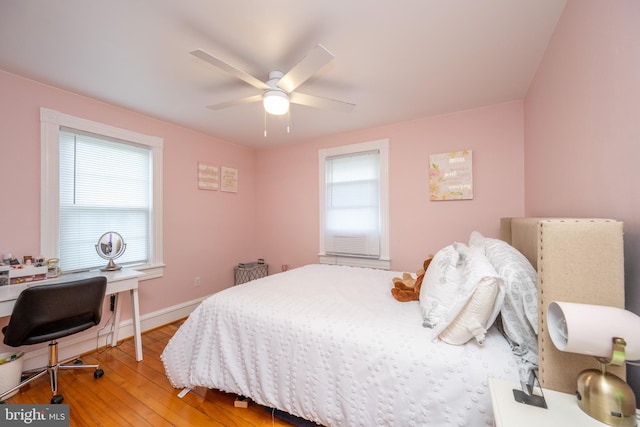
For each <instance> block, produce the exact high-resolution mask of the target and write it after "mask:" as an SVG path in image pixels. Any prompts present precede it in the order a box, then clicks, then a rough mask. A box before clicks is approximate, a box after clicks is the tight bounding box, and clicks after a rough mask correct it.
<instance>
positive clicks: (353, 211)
mask: <svg viewBox="0 0 640 427" xmlns="http://www.w3.org/2000/svg"><path fill="white" fill-rule="evenodd" d="M388 144H389V143H388V140H386V139H385V140H379V141H372V142H365V143H361V144H354V145H348V146H343V147H335V148H328V149H321V150H320V151H319V170H320V262H322V263H331V264H346V265H356V266H367V267H376V268H385V269H388V268H389V264H390V257H389V225H388V224H389V220H388V218H389V196H388V192H389V179H388V157H389V155H388V151H389V150H388Z"/></svg>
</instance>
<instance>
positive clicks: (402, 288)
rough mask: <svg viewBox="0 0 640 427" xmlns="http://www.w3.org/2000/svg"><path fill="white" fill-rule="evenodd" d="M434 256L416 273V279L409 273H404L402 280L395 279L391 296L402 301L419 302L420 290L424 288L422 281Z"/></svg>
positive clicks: (425, 261)
mask: <svg viewBox="0 0 640 427" xmlns="http://www.w3.org/2000/svg"><path fill="white" fill-rule="evenodd" d="M432 259H433V255H429V257H428V258H427V259H425V260H424V262H423V263H422V269H421V270H418V271H417V272H416V278H415V279H414V278H413V276H412V275H411V274H409V273H403V274H402V278H400V277H394V278H393V279H391V280H392V282H393V288H392V289H391V295H393V297H394V298H395V299H396V300H398V301H400V302H407V301H418V300H419V299H420V288H421V287H422V279H423V278H424V273H425V272H426V271H427V268H429V264H431V260H432Z"/></svg>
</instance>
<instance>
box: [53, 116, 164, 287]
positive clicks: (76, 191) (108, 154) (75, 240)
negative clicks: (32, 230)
mask: <svg viewBox="0 0 640 427" xmlns="http://www.w3.org/2000/svg"><path fill="white" fill-rule="evenodd" d="M41 127H42V142H41V144H42V147H41V149H42V150H41V152H42V162H41V165H42V183H41V187H42V192H41V199H42V203H41V251H42V254H43V255H44V256H45V257H48V258H53V257H55V258H60V267H61V268H62V270H63V271H65V272H71V271H79V270H88V269H95V268H99V267H103V266H104V265H105V264H106V261H105V260H103V259H102V258H100V257H99V256H98V254H97V253H96V250H95V244H96V243H97V241H98V239H99V238H100V236H101V235H102V234H103V233H105V232H107V231H117V232H118V233H120V234H121V235H122V236H123V238H124V240H125V243H126V244H127V248H126V251H125V253H124V254H123V256H122V257H120V258H119V259H118V261H117V263H118V264H119V265H131V266H135V267H136V269H145V270H147V271H146V273H147V278H150V277H158V276H161V275H162V266H163V264H162V263H163V259H162V151H163V141H162V139H161V138H157V137H152V136H147V135H142V134H138V133H135V132H131V131H127V130H123V129H118V128H114V127H111V126H107V125H103V124H100V123H96V122H91V121H88V120H84V119H79V118H76V117H72V116H69V115H66V114H63V113H59V112H57V111H53V110H49V109H45V108H43V109H41Z"/></svg>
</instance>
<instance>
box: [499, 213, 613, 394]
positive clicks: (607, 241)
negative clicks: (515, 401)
mask: <svg viewBox="0 0 640 427" xmlns="http://www.w3.org/2000/svg"><path fill="white" fill-rule="evenodd" d="M622 228H623V223H622V222H620V221H615V220H608V219H588V218H502V219H501V222H500V237H501V239H503V240H505V241H506V242H508V243H510V244H511V245H512V246H514V247H515V248H516V249H518V250H519V251H520V252H522V253H523V254H524V255H525V256H526V257H527V259H529V261H530V262H531V263H532V264H533V266H534V267H535V268H536V269H537V271H538V305H539V310H538V358H539V367H540V369H539V375H540V382H541V384H542V386H543V387H545V388H548V389H551V390H559V391H564V392H566V393H574V392H575V391H576V378H577V377H578V374H579V373H580V372H581V371H582V370H584V369H588V368H596V369H597V363H596V361H595V359H594V358H593V357H590V356H582V355H577V354H572V353H564V352H561V351H558V350H557V349H556V348H555V346H554V345H553V343H552V342H551V338H550V337H549V332H548V330H547V327H546V324H547V318H546V316H547V307H548V306H549V303H551V302H552V301H567V302H578V303H585V304H599V305H608V306H613V307H619V308H624V248H623V236H622V233H623V230H622ZM611 372H615V373H616V374H617V375H619V376H622V378H625V370H624V367H621V368H617V369H611Z"/></svg>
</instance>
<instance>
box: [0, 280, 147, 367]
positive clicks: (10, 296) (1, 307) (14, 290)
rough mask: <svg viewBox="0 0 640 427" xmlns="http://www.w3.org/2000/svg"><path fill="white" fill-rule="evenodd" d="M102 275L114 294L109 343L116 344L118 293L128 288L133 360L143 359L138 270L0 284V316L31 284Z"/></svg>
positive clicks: (108, 290) (108, 289) (8, 309)
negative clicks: (133, 345)
mask: <svg viewBox="0 0 640 427" xmlns="http://www.w3.org/2000/svg"><path fill="white" fill-rule="evenodd" d="M95 276H104V277H106V278H107V290H106V294H107V295H115V296H116V306H115V311H114V316H113V318H114V321H113V328H114V329H113V336H112V339H111V345H112V346H113V347H115V346H116V345H118V330H119V327H120V307H121V306H122V301H121V300H120V298H119V297H118V295H119V294H120V293H121V292H126V291H129V295H130V297H131V311H132V313H131V314H132V320H133V339H134V343H135V347H136V360H137V361H141V360H142V336H141V330H140V305H139V302H138V278H139V277H142V276H144V273H141V272H139V271H135V270H130V269H122V270H118V271H89V272H85V273H72V274H63V275H62V276H60V277H57V278H55V279H47V280H39V281H35V282H28V283H20V284H15V285H6V286H0V317H4V316H11V313H12V311H13V306H14V304H15V302H16V299H18V295H20V292H22V291H23V290H25V289H27V288H28V287H31V286H40V285H48V284H53V283H60V282H70V281H73V280H81V279H86V278H89V277H95Z"/></svg>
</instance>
